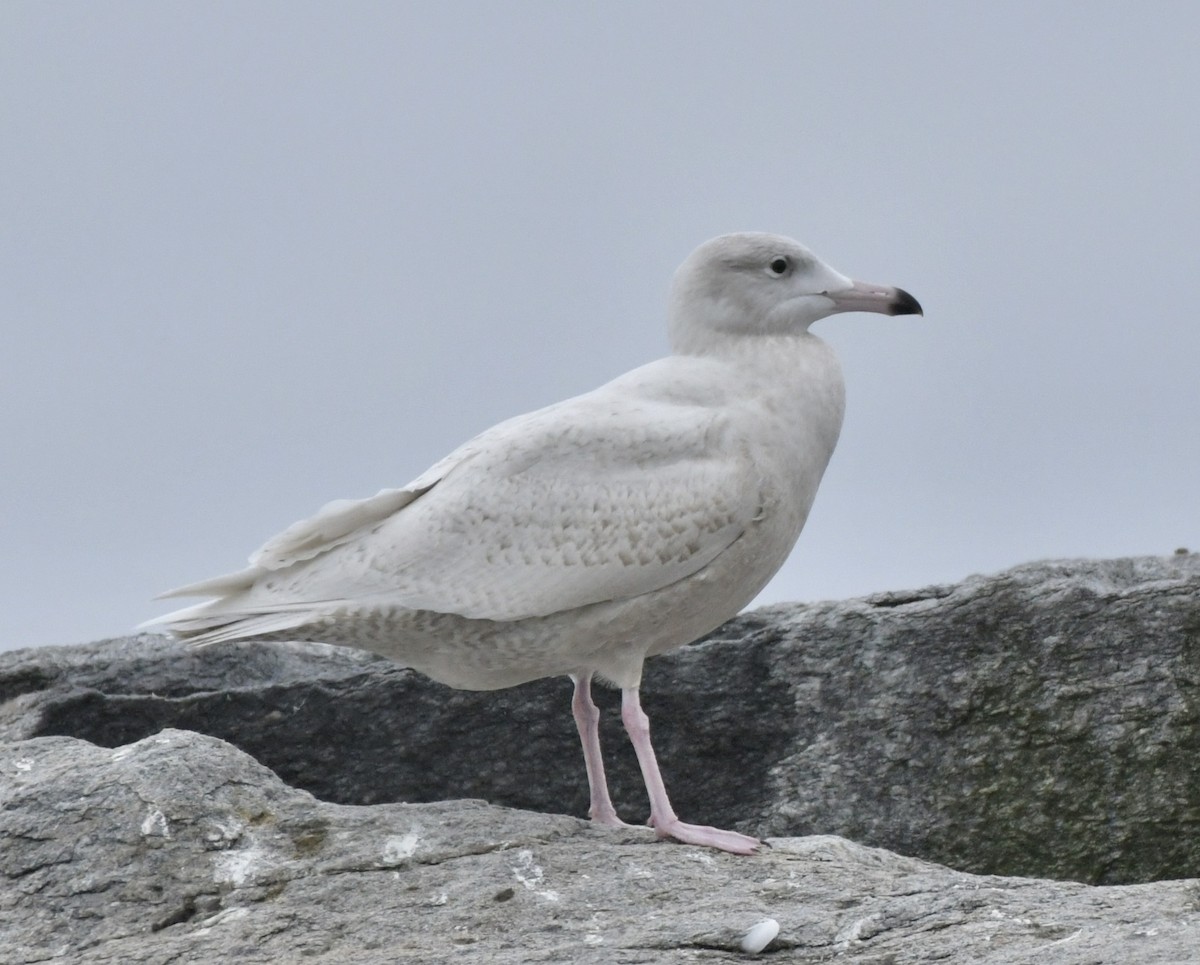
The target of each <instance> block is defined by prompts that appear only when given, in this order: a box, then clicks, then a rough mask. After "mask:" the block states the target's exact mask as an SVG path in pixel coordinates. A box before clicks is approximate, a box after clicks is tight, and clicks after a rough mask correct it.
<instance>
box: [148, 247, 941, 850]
mask: <svg viewBox="0 0 1200 965" xmlns="http://www.w3.org/2000/svg"><path fill="white" fill-rule="evenodd" d="M846 311H870V312H882V313H884V314H888V315H900V314H919V313H920V312H921V307H920V305H918V304H917V301H916V300H915V299H914V298H913V297H912V296H911V295H909V294H908V293H907V292H904V291H902V290H901V289H898V288H886V287H882V286H877V285H868V284H864V283H862V282H855V281H852V280H851V279H849V278H847V277H845V276H844V275H841V274H839V273H838V272H836V271H834V270H833V269H832V268H830V267H829V266H828V265H826V264H825V263H824V262H822V261H821V260H820V259H818V258H817V257H816V256H815V255H813V253H812V252H810V251H809V250H808V249H807V248H805V247H804V246H802V245H800V244H798V243H797V242H795V241H792V240H791V239H788V238H783V237H779V236H777V235H769V234H760V233H746V234H731V235H724V236H722V237H719V238H715V239H713V240H711V241H709V242H707V243H705V244H703V245H701V246H700V247H699V248H698V249H697V250H696V251H695V252H693V253H692V255H691V256H690V257H689V258H688V259H687V260H686V261H685V262H684V263H683V265H682V266H681V267H680V268H679V270H678V271H677V272H676V275H675V280H674V285H673V289H672V295H671V303H670V336H671V345H672V350H673V353H674V354H672V355H670V356H669V357H667V358H664V359H659V360H658V361H655V362H651V363H650V364H648V365H644V366H642V367H641V368H637V369H634V370H633V371H632V372H629V373H627V374H625V375H622V376H620V377H619V378H617V379H614V380H613V381H612V382H609V383H608V384H607V385H603V386H601V387H600V388H598V389H596V390H595V391H592V392H589V393H587V394H585V395H580V396H576V397H575V398H572V399H567V400H565V401H563V402H559V403H557V404H555V405H552V406H549V407H547V408H545V409H539V410H538V411H536V412H531V413H528V414H527V415H522V416H517V417H516V418H514V419H509V420H508V421H506V422H502V423H500V424H499V425H497V426H495V427H493V428H492V429H489V430H487V431H486V432H484V433H482V434H481V435H479V436H477V437H476V438H475V439H472V440H471V441H470V442H468V443H466V444H465V445H463V446H461V447H459V448H458V449H456V450H455V451H454V452H452V453H451V454H450V455H449V456H447V457H446V458H445V459H443V460H442V461H441V462H439V463H437V464H436V465H435V466H433V467H432V468H431V469H429V470H428V471H427V472H425V473H424V474H422V475H421V476H418V477H417V478H416V479H415V480H413V481H412V482H411V483H409V484H408V485H407V486H405V487H404V488H402V489H385V490H382V491H381V492H379V493H378V494H376V495H375V496H371V497H370V498H368V499H362V500H339V501H336V502H332V503H329V504H328V505H327V506H325V507H324V508H322V509H321V510H320V511H319V512H318V513H317V514H316V515H315V516H313V517H312V518H311V519H307V520H304V521H302V522H299V523H296V524H295V525H293V526H291V527H289V528H288V529H287V530H285V531H284V532H283V533H281V534H279V535H278V536H276V537H274V538H273V539H271V540H269V541H268V542H267V543H266V545H265V546H263V548H262V549H260V550H259V551H258V552H257V553H255V554H254V555H253V556H252V557H251V558H250V562H251V566H250V567H249V569H246V570H242V571H241V572H238V573H234V574H231V575H228V576H222V577H217V578H216V579H212V580H206V581H204V582H202V583H196V584H192V585H191V586H186V587H182V588H180V589H178V590H173V591H171V592H170V593H167V594H164V595H165V596H214V597H216V599H213V600H209V601H208V602H205V603H201V604H198V605H196V606H192V607H188V608H187V609H184V610H179V611H176V612H174V613H170V614H168V615H166V616H164V617H160V618H158V619H157V620H154V621H151V623H150V624H147V626H156V627H160V628H165V629H167V630H169V631H170V632H172V633H174V634H175V635H177V636H179V637H181V638H185V639H188V640H190V641H192V642H193V643H195V644H196V645H205V644H210V643H216V642H219V641H227V640H241V641H252V640H267V639H272V640H316V641H323V642H326V643H332V644H339V645H342V646H348V647H357V648H361V649H363V650H370V651H373V652H375V653H380V654H383V655H384V656H387V657H390V658H391V659H393V660H396V661H398V662H400V663H402V664H404V665H405V666H408V667H412V668H414V669H415V670H418V671H420V672H421V673H423V674H426V675H428V676H430V677H432V678H433V679H434V680H438V681H440V682H442V683H444V684H448V685H449V686H451V687H459V688H465V689H471V690H491V689H496V688H501V687H511V686H513V685H515V684H520V683H524V682H526V681H529V680H534V679H537V678H540V677H547V676H552V675H556V674H565V675H568V676H570V677H571V678H572V680H573V681H574V683H575V695H574V699H573V701H572V710H573V712H574V715H575V722H576V724H577V725H578V728H579V735H580V739H581V741H582V743H583V753H584V762H585V764H586V767H587V774H588V782H589V785H590V787H591V808H590V814H591V817H592V819H593V820H595V821H597V822H599V823H601V824H605V825H619V824H621V823H622V822H621V821H620V819H619V818H618V817H617V814H616V811H615V809H614V808H613V804H612V801H611V799H610V797H609V793H608V787H607V782H606V780H605V777H604V765H603V762H602V760H601V753H600V738H599V726H598V725H599V714H598V711H597V709H596V706H595V704H594V703H593V702H592V698H591V680H592V677H593V676H600V677H601V678H604V679H607V680H609V681H612V682H613V683H615V684H616V685H617V686H619V687H620V688H621V690H622V710H621V717H622V720H623V721H624V724H625V727H626V730H627V731H628V733H629V737H630V740H631V741H632V743H633V747H634V750H635V751H636V753H637V758H638V762H639V764H640V766H641V770H642V774H643V777H644V778H645V782H646V789H647V791H648V792H649V797H650V820H649V823H650V824H651V825H652V826H653V827H654V828H655V829H656V831H657V832H658V834H659V835H660V836H662V837H671V838H675V839H677V840H679V841H684V842H688V843H692V844H700V845H709V846H711V847H715V848H721V849H723V850H726V851H732V852H737V853H750V852H752V851H753V850H755V848H757V846H758V844H759V842H758V841H757V839H755V838H752V837H749V836H747V835H744V834H739V833H736V832H733V831H722V830H719V829H717V828H710V827H704V826H700V825H692V824H685V823H684V822H682V821H680V820H679V818H678V817H677V816H676V814H675V811H674V810H673V809H672V807H671V804H670V801H669V800H668V798H667V792H666V789H665V788H664V786H663V781H662V777H661V775H660V773H659V768H658V763H657V761H656V760H655V756H654V750H653V748H652V746H651V743H650V731H649V721H648V720H647V717H646V715H645V713H643V711H642V708H641V704H640V700H639V695H638V688H639V685H640V682H641V676H642V664H643V662H644V661H645V659H646V657H648V656H653V655H654V654H658V653H663V652H664V651H667V650H671V649H672V648H674V647H678V646H681V645H683V644H686V643H688V642H690V641H692V640H695V639H696V638H697V637H700V636H702V635H703V634H705V633H707V632H709V631H710V630H712V629H714V628H716V627H717V626H719V625H720V624H721V623H723V622H724V621H725V620H727V619H728V618H729V617H731V616H733V615H734V614H735V613H737V612H738V610H740V609H741V608H742V607H744V606H745V605H746V604H747V603H749V602H750V601H751V600H752V599H753V598H754V597H755V595H757V593H758V592H759V590H761V589H762V587H763V586H764V585H765V584H766V583H767V581H768V580H769V579H770V578H771V576H772V575H773V574H774V573H775V571H776V570H778V569H779V567H780V566H781V565H782V564H783V562H784V560H785V559H786V557H787V555H788V553H789V552H790V551H791V548H792V546H793V545H794V544H795V542H796V539H797V537H798V536H799V535H800V530H801V528H802V527H803V525H804V521H805V519H806V518H807V516H808V512H809V509H810V508H811V506H812V503H813V498H814V497H815V496H816V493H817V486H818V484H819V483H820V481H821V475H822V473H824V471H825V466H826V465H827V464H828V462H829V457H830V455H831V454H832V453H833V448H834V445H835V443H836V442H837V438H838V433H839V431H840V429H841V424H842V411H843V401H844V391H843V385H842V375H841V370H840V368H839V366H838V363H837V359H836V358H835V357H834V354H833V352H832V350H831V349H830V348H829V346H828V345H826V344H825V343H824V342H823V341H821V340H820V339H819V338H817V337H816V336H814V335H812V334H810V333H809V331H808V329H809V326H810V325H812V323H813V322H815V321H817V320H818V319H821V318H824V317H825V316H827V315H832V314H834V313H836V312H846Z"/></svg>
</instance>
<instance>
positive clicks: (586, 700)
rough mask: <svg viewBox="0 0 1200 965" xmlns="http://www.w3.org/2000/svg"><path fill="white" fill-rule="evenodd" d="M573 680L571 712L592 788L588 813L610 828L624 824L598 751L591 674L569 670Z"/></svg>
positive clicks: (598, 738) (596, 720) (596, 717)
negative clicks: (610, 794) (573, 691)
mask: <svg viewBox="0 0 1200 965" xmlns="http://www.w3.org/2000/svg"><path fill="white" fill-rule="evenodd" d="M571 680H572V682H573V683H574V684H575V695H574V697H572V698H571V712H572V713H573V714H574V715H575V726H576V727H578V728H579V741H580V743H582V744H583V763H584V765H585V766H586V767H587V776H588V788H589V789H590V790H591V792H592V804H591V807H589V808H588V815H589V816H590V817H591V819H592V820H593V821H595V822H596V823H597V824H603V825H606V826H607V827H610V828H624V827H627V826H628V825H626V824H625V822H624V821H622V820H621V819H620V818H619V817H617V811H616V808H614V807H613V803H612V798H610V797H609V796H608V779H607V778H606V777H605V776H604V758H603V757H602V756H601V754H600V710H599V708H597V707H596V705H595V704H594V703H592V675H591V674H590V673H589V674H584V675H583V676H576V675H575V674H571Z"/></svg>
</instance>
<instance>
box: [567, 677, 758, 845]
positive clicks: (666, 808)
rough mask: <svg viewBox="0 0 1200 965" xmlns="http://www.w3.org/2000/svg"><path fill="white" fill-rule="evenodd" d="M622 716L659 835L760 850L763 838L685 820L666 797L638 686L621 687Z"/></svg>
mask: <svg viewBox="0 0 1200 965" xmlns="http://www.w3.org/2000/svg"><path fill="white" fill-rule="evenodd" d="M577 693H578V691H577ZM621 720H623V721H624V722H625V730H627V731H628V732H629V739H630V741H632V743H633V750H634V752H635V753H636V754H637V759H638V764H640V765H641V768H642V777H643V778H644V779H645V781H646V790H647V792H649V794H650V826H651V827H653V828H654V830H655V831H657V832H658V836H659V837H660V838H674V839H675V840H677V841H683V842H684V843H685V844H703V845H707V846H708V847H710V848H719V849H720V850H722V851H732V852H733V853H734V854H753V853H754V852H755V851H757V850H758V846H759V844H760V842H759V840H758V839H757V838H752V837H750V836H749V835H745V834H738V833H737V832H736V831H722V830H720V829H719V828H709V827H705V826H704V825H699V824H684V823H683V822H682V821H680V820H679V818H678V817H677V816H676V814H675V810H674V808H672V807H671V802H670V801H669V800H668V799H667V789H666V787H665V786H664V785H663V779H662V774H660V773H659V770H658V760H657V759H656V758H655V756H654V748H653V747H652V746H651V745H650V718H648V717H647V716H646V714H645V712H644V711H643V710H642V703H641V699H640V697H639V696H638V688H637V687H626V688H625V689H624V690H622V691H621Z"/></svg>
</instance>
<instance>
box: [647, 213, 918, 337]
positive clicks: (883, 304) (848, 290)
mask: <svg viewBox="0 0 1200 965" xmlns="http://www.w3.org/2000/svg"><path fill="white" fill-rule="evenodd" d="M837 312H882V313H883V314H885V315H920V314H922V312H921V306H920V304H919V303H918V302H917V300H916V299H915V298H913V297H912V295H910V294H908V292H906V291H904V290H903V289H901V288H889V287H886V286H883V285H872V284H868V283H866V282H860V281H854V280H853V279H850V278H847V277H846V276H845V275H843V274H840V273H839V272H837V271H834V269H832V268H830V267H829V265H827V264H825V262H823V261H821V259H820V258H818V257H817V256H816V255H814V254H813V253H812V252H811V251H809V250H808V249H807V248H805V247H804V246H803V245H802V244H800V243H799V242H796V241H793V240H792V239H791V238H785V237H782V236H781V235H771V234H763V233H760V232H745V233H739V234H730V235H721V236H720V237H719V238H713V239H712V240H711V241H706V242H705V243H704V244H702V245H701V246H700V247H699V248H697V249H696V250H695V251H693V252H692V253H691V255H689V256H688V258H687V260H686V261H684V263H683V264H682V265H680V266H679V270H678V271H676V273H675V280H674V284H673V286H672V291H671V344H672V345H673V346H674V348H675V350H676V351H682V352H688V351H697V350H703V349H704V348H705V347H706V346H707V345H709V344H711V342H712V340H713V337H714V336H716V337H717V338H719V337H720V336H721V335H724V336H734V337H737V336H756V335H786V334H791V333H801V332H806V331H807V330H808V327H809V326H810V325H812V323H813V322H815V321H817V320H818V319H821V318H824V317H825V316H826V315H833V314H835V313H837Z"/></svg>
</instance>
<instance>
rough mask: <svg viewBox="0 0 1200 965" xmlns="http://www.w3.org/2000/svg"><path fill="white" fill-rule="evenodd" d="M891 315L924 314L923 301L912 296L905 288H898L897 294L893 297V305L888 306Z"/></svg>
mask: <svg viewBox="0 0 1200 965" xmlns="http://www.w3.org/2000/svg"><path fill="white" fill-rule="evenodd" d="M888 308H889V310H888V314H889V315H924V314H925V313H924V312H923V311H922V310H921V303H920V302H919V301H917V300H916V299H915V298H913V297H912V295H910V294H909V293H908V292H906V291H905V290H904V289H903V288H897V289H896V295H895V297H894V298H893V299H892V302H891V305H889V306H888Z"/></svg>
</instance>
